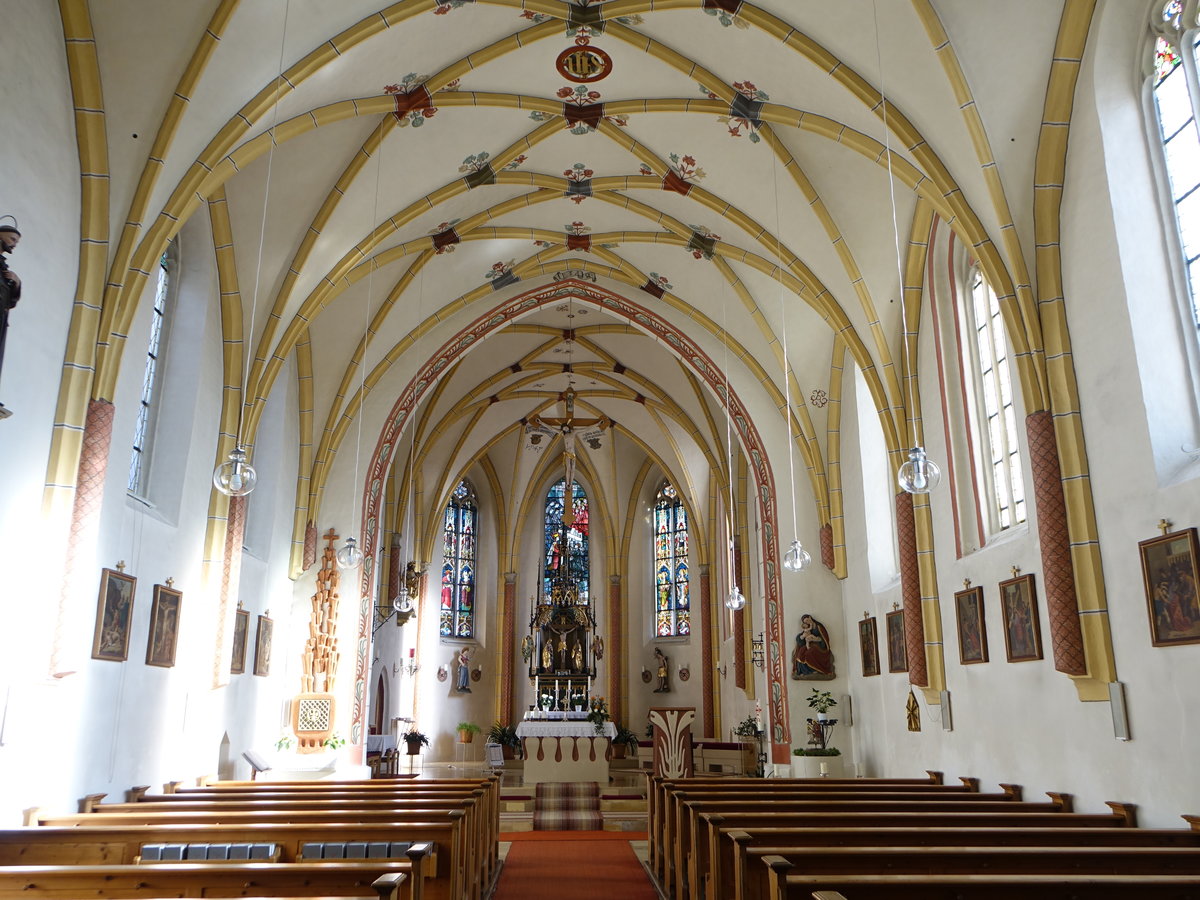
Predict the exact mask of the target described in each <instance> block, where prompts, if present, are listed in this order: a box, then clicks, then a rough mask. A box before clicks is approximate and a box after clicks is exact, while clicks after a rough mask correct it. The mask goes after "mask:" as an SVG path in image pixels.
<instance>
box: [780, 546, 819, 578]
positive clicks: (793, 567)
mask: <svg viewBox="0 0 1200 900" xmlns="http://www.w3.org/2000/svg"><path fill="white" fill-rule="evenodd" d="M811 562H812V554H810V553H809V552H808V551H807V550H805V549H804V548H803V547H801V546H800V541H798V540H796V541H792V546H791V547H790V548H788V551H787V553H785V554H783V567H784V568H785V569H787V570H788V571H789V572H803V571H804V570H805V569H807V568H808V566H809V563H811Z"/></svg>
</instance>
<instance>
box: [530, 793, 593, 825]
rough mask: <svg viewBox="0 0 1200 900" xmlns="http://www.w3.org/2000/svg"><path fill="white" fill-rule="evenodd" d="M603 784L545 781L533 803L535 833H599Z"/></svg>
mask: <svg viewBox="0 0 1200 900" xmlns="http://www.w3.org/2000/svg"><path fill="white" fill-rule="evenodd" d="M603 828H604V817H603V816H602V815H601V814H600V785H599V784H597V783H596V782H594V781H582V782H573V781H572V782H555V781H549V782H543V783H541V784H539V785H537V791H536V793H535V795H534V800H533V830H534V831H600V830H602V829H603Z"/></svg>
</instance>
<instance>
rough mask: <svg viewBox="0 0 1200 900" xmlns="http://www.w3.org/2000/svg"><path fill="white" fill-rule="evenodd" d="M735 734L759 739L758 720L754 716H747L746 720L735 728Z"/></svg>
mask: <svg viewBox="0 0 1200 900" xmlns="http://www.w3.org/2000/svg"><path fill="white" fill-rule="evenodd" d="M733 733H734V734H736V735H737V736H738V737H748V738H756V737H758V720H757V719H755V718H754V716H746V718H744V719H742V721H740V722H738V723H737V724H736V725H735V726H733Z"/></svg>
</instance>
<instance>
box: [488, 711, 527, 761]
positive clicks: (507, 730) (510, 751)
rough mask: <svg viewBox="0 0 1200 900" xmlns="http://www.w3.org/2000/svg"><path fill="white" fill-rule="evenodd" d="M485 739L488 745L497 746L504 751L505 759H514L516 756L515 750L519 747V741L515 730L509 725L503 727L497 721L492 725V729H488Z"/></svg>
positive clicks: (502, 724) (501, 723)
mask: <svg viewBox="0 0 1200 900" xmlns="http://www.w3.org/2000/svg"><path fill="white" fill-rule="evenodd" d="M487 739H488V741H489V743H492V744H499V745H500V746H501V747H502V748H503V750H504V758H505V759H514V758H516V755H517V748H518V747H520V746H521V739H520V738H519V737H517V729H515V728H514V727H513V726H511V725H505V724H504V723H503V722H501V721H500V720H499V719H497V720H496V721H495V722H493V723H492V727H491V728H489V729H488V733H487Z"/></svg>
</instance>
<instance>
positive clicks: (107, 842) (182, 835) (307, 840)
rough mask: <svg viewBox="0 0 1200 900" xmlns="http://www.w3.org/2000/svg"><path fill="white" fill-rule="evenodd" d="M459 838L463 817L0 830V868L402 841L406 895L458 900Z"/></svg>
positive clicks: (297, 851) (288, 852)
mask: <svg viewBox="0 0 1200 900" xmlns="http://www.w3.org/2000/svg"><path fill="white" fill-rule="evenodd" d="M461 834H462V816H461V813H458V812H455V813H453V814H451V816H449V817H447V818H445V819H442V820H440V821H430V822H415V821H414V822H394V821H382V822H377V823H364V822H313V823H308V824H292V823H266V822H256V821H249V822H245V823H241V824H228V823H226V824H218V823H199V824H176V825H171V824H163V825H117V824H113V823H110V824H109V825H107V826H103V827H92V826H89V825H86V824H85V825H77V826H74V827H61V826H44V827H38V828H16V829H6V830H0V869H3V868H4V867H10V866H21V865H133V864H136V863H139V862H140V861H141V860H142V857H143V851H144V848H146V847H147V846H148V845H154V844H175V845H178V844H186V845H195V844H208V845H210V846H212V845H222V844H224V845H233V844H272V845H275V846H277V847H278V861H279V862H283V863H299V862H306V861H312V852H313V851H312V850H311V848H312V847H313V846H314V845H319V844H326V845H328V844H331V843H335V842H337V843H341V844H344V845H346V844H350V845H352V844H356V843H362V844H367V845H372V844H376V845H377V844H379V843H381V842H382V843H386V844H388V845H389V847H390V848H395V845H396V844H398V843H401V842H407V843H408V844H409V848H408V849H407V850H405V851H404V857H405V858H407V860H408V864H409V865H410V866H411V867H412V868H413V873H414V880H415V881H420V882H421V885H418V886H413V887H411V888H410V889H409V893H410V894H413V895H414V896H415V897H416V898H420V897H421V896H422V895H423V896H424V898H425V900H459V898H461V897H463V896H468V895H473V894H474V893H475V892H474V891H473V890H469V889H468V888H466V887H465V885H466V884H467V878H468V872H467V870H466V867H465V865H464V864H463V861H462V860H461V859H460V858H458V859H456V858H455V856H454V848H455V847H456V846H458V845H459V844H460V843H461ZM306 849H307V855H306ZM322 858H324V854H322ZM368 858H371V853H370V852H369V853H368ZM154 864H157V863H154ZM414 892H415V893H414Z"/></svg>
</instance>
